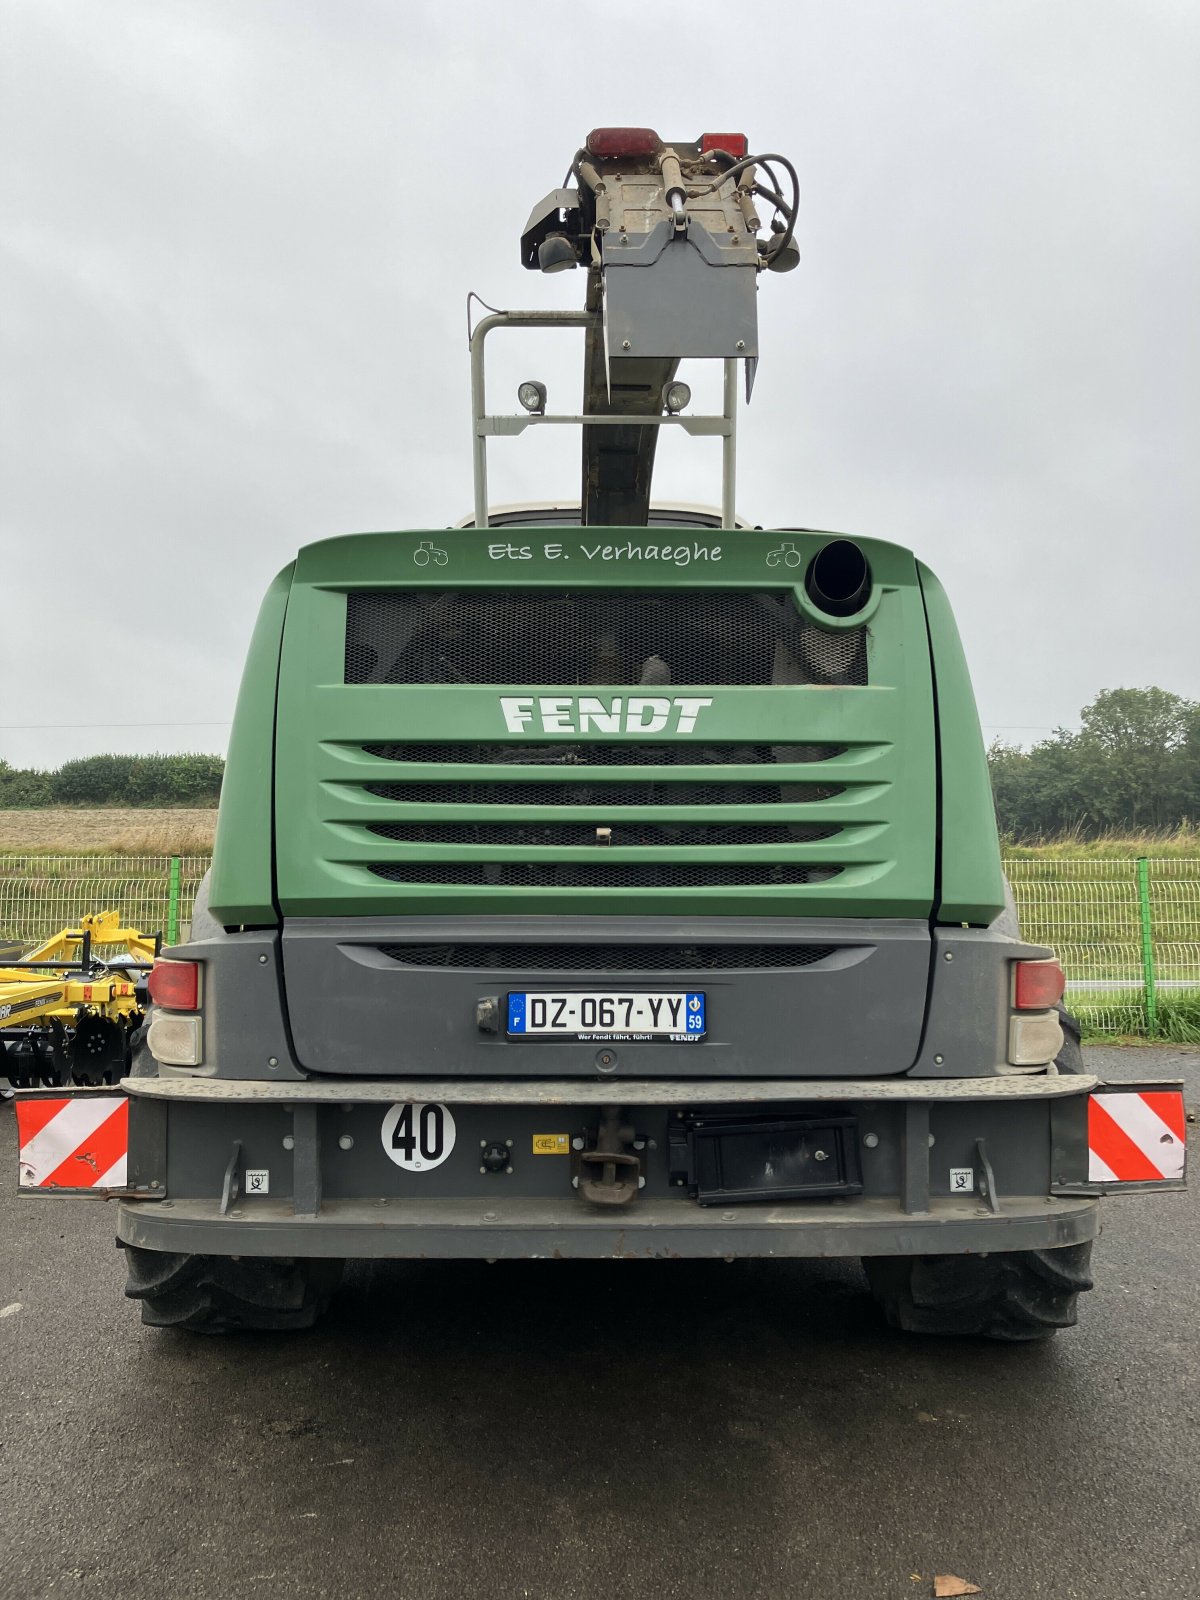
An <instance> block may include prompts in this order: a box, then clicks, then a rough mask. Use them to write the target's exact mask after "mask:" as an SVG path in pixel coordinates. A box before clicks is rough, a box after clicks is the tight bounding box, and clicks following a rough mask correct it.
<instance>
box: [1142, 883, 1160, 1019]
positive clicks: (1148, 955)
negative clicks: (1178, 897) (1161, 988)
mask: <svg viewBox="0 0 1200 1600" xmlns="http://www.w3.org/2000/svg"><path fill="white" fill-rule="evenodd" d="M1137 869H1138V905H1139V907H1140V909H1141V913H1142V982H1143V984H1144V985H1145V991H1146V1032H1147V1034H1148V1035H1149V1036H1150V1038H1151V1039H1156V1038H1157V1037H1158V997H1157V995H1156V994H1155V992H1154V927H1153V924H1152V923H1151V921H1150V863H1149V861H1147V859H1146V857H1145V856H1139V857H1138V864H1137Z"/></svg>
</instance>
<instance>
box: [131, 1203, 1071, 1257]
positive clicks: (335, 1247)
mask: <svg viewBox="0 0 1200 1600" xmlns="http://www.w3.org/2000/svg"><path fill="white" fill-rule="evenodd" d="M239 1209H240V1213H241V1214H239V1215H233V1214H231V1215H228V1216H221V1215H220V1214H219V1211H218V1203H217V1202H216V1201H213V1200H208V1201H201V1200H191V1201H178V1200H177V1201H169V1200H168V1201H162V1202H159V1203H147V1202H142V1201H133V1202H129V1201H123V1202H122V1203H121V1205H120V1207H119V1212H118V1220H117V1235H118V1237H119V1238H120V1239H121V1240H122V1242H123V1243H125V1244H132V1245H140V1246H142V1247H143V1248H144V1249H147V1250H175V1251H181V1252H194V1253H196V1254H198V1255H232V1254H238V1255H250V1256H328V1257H338V1258H346V1259H355V1260H365V1259H368V1258H372V1257H388V1258H393V1259H405V1258H407V1259H433V1260H452V1259H453V1260H461V1259H486V1260H510V1259H526V1260H528V1259H533V1260H538V1259H551V1260H559V1259H564V1260H600V1259H610V1258H611V1259H619V1260H640V1259H645V1260H661V1259H664V1258H665V1259H671V1258H679V1259H684V1258H688V1257H692V1258H696V1257H698V1258H702V1259H703V1258H709V1259H720V1258H724V1257H726V1256H777V1257H780V1258H783V1257H805V1256H808V1257H813V1256H816V1257H820V1256H877V1255H878V1256H883V1255H938V1254H947V1255H957V1254H963V1253H975V1252H980V1251H990V1250H1050V1249H1055V1248H1057V1247H1058V1246H1061V1245H1070V1244H1082V1243H1083V1242H1084V1241H1086V1240H1088V1239H1093V1238H1095V1236H1096V1234H1097V1232H1098V1231H1099V1205H1098V1202H1097V1201H1095V1200H1090V1199H1088V1200H1066V1199H1055V1200H1048V1199H1046V1198H1044V1197H1042V1198H1036V1197H1035V1198H1026V1197H1020V1198H1016V1199H1012V1200H1008V1201H1005V1202H1004V1203H1003V1205H1002V1210H1001V1214H1000V1215H999V1216H993V1215H992V1214H991V1213H990V1212H989V1211H988V1209H987V1207H986V1206H981V1205H979V1204H978V1203H971V1202H967V1201H963V1200H952V1199H945V1200H937V1201H931V1202H930V1210H929V1212H928V1213H927V1214H925V1215H922V1216H910V1215H907V1214H906V1213H905V1212H904V1211H902V1210H901V1209H899V1207H898V1206H897V1205H896V1202H895V1201H894V1200H888V1199H884V1198H874V1197H871V1196H865V1195H864V1196H858V1197H856V1198H854V1199H852V1200H838V1201H820V1200H804V1201H799V1202H793V1203H790V1204H788V1205H777V1206H757V1205H751V1206H747V1205H740V1206H737V1207H736V1208H731V1209H730V1210H729V1211H721V1210H720V1209H719V1208H716V1207H700V1206H695V1205H691V1204H689V1203H688V1202H687V1201H685V1200H680V1199H676V1198H668V1199H662V1200H639V1201H638V1202H637V1203H636V1205H634V1206H632V1207H630V1208H629V1209H628V1211H623V1212H622V1214H621V1215H620V1216H619V1217H614V1216H611V1215H607V1214H599V1215H593V1214H590V1213H589V1212H588V1211H586V1210H585V1209H584V1208H583V1207H582V1206H581V1204H580V1202H579V1201H578V1200H576V1199H573V1198H572V1199H566V1198H562V1199H532V1198H516V1199H512V1200H506V1201H496V1202H495V1203H494V1204H483V1205H481V1203H480V1202H479V1201H477V1200H462V1199H458V1200H454V1199H444V1200H429V1201H424V1202H420V1201H409V1200H405V1201H397V1200H375V1201H364V1200H337V1201H327V1202H325V1204H324V1205H323V1207H322V1209H321V1212H320V1214H319V1216H316V1217H308V1218H303V1219H301V1218H298V1217H296V1216H295V1215H294V1214H293V1212H292V1209H291V1206H290V1204H289V1203H287V1202H282V1201H270V1200H261V1201H252V1202H247V1203H246V1205H245V1207H244V1208H239Z"/></svg>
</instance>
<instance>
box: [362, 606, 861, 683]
mask: <svg viewBox="0 0 1200 1600" xmlns="http://www.w3.org/2000/svg"><path fill="white" fill-rule="evenodd" d="M866 681H867V671H866V630H865V628H861V627H859V628H839V629H836V630H835V629H829V628H820V627H817V626H816V625H815V624H813V623H811V622H809V621H808V619H807V618H806V617H804V615H803V614H802V613H801V612H800V611H798V610H797V609H796V604H795V601H794V599H793V598H792V596H791V595H790V594H786V593H783V594H781V593H773V592H770V591H754V590H733V591H719V590H709V589H677V590H673V591H668V592H656V591H652V590H614V589H581V590H567V591H546V590H541V589H526V590H499V589H485V590H466V591H462V592H454V591H444V590H429V589H424V590H421V589H418V590H402V589H393V590H370V589H357V590H351V591H350V592H349V594H348V595H347V614H346V682H347V683H464V684H465V683H494V684H523V683H545V684H579V685H586V684H612V685H624V684H640V685H643V686H652V685H665V684H797V683H838V684H863V683H866Z"/></svg>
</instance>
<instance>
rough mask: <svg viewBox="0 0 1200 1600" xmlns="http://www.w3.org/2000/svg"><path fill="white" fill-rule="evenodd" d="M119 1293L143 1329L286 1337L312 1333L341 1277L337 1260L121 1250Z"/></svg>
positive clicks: (138, 1249)
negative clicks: (136, 1308) (124, 1278)
mask: <svg viewBox="0 0 1200 1600" xmlns="http://www.w3.org/2000/svg"><path fill="white" fill-rule="evenodd" d="M123 1248H124V1250H125V1258H126V1264H127V1265H128V1268H129V1279H128V1282H127V1283H126V1285H125V1293H126V1294H127V1295H128V1297H129V1298H130V1299H131V1300H140V1301H141V1302H142V1321H143V1322H144V1323H145V1324H146V1326H147V1327H149V1328H182V1329H184V1330H186V1331H187V1332H188V1333H239V1332H243V1331H248V1330H253V1331H259V1332H271V1333H286V1332H290V1331H293V1330H295V1329H298V1328H311V1327H312V1325H313V1324H314V1323H315V1322H316V1320H317V1318H318V1317H319V1316H320V1315H321V1313H322V1312H323V1311H324V1310H325V1308H326V1306H327V1305H328V1304H329V1298H330V1296H331V1295H332V1293H333V1291H334V1290H335V1289H336V1288H337V1285H338V1281H339V1280H340V1278H341V1276H342V1266H343V1263H342V1262H341V1261H325V1260H321V1259H309V1260H287V1259H274V1258H271V1257H262V1256H240V1257H238V1256H192V1255H175V1254H173V1253H170V1252H168V1251H164V1250H142V1249H140V1248H138V1247H137V1246H136V1245H128V1244H127V1245H125V1246H124V1247H123Z"/></svg>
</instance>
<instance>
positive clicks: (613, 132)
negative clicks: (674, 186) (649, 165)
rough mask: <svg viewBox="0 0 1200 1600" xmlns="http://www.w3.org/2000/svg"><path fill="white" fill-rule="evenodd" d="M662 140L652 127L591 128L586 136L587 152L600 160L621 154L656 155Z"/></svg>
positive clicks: (608, 159) (609, 159)
mask: <svg viewBox="0 0 1200 1600" xmlns="http://www.w3.org/2000/svg"><path fill="white" fill-rule="evenodd" d="M661 149H662V140H661V139H660V138H659V137H658V135H657V134H656V133H655V131H654V129H653V128H593V129H592V131H591V133H589V134H588V136H587V152H588V155H590V156H595V157H596V158H597V159H598V160H600V161H612V160H613V159H614V158H617V157H621V156H656V155H657V154H658V152H659V151H660V150H661Z"/></svg>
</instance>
